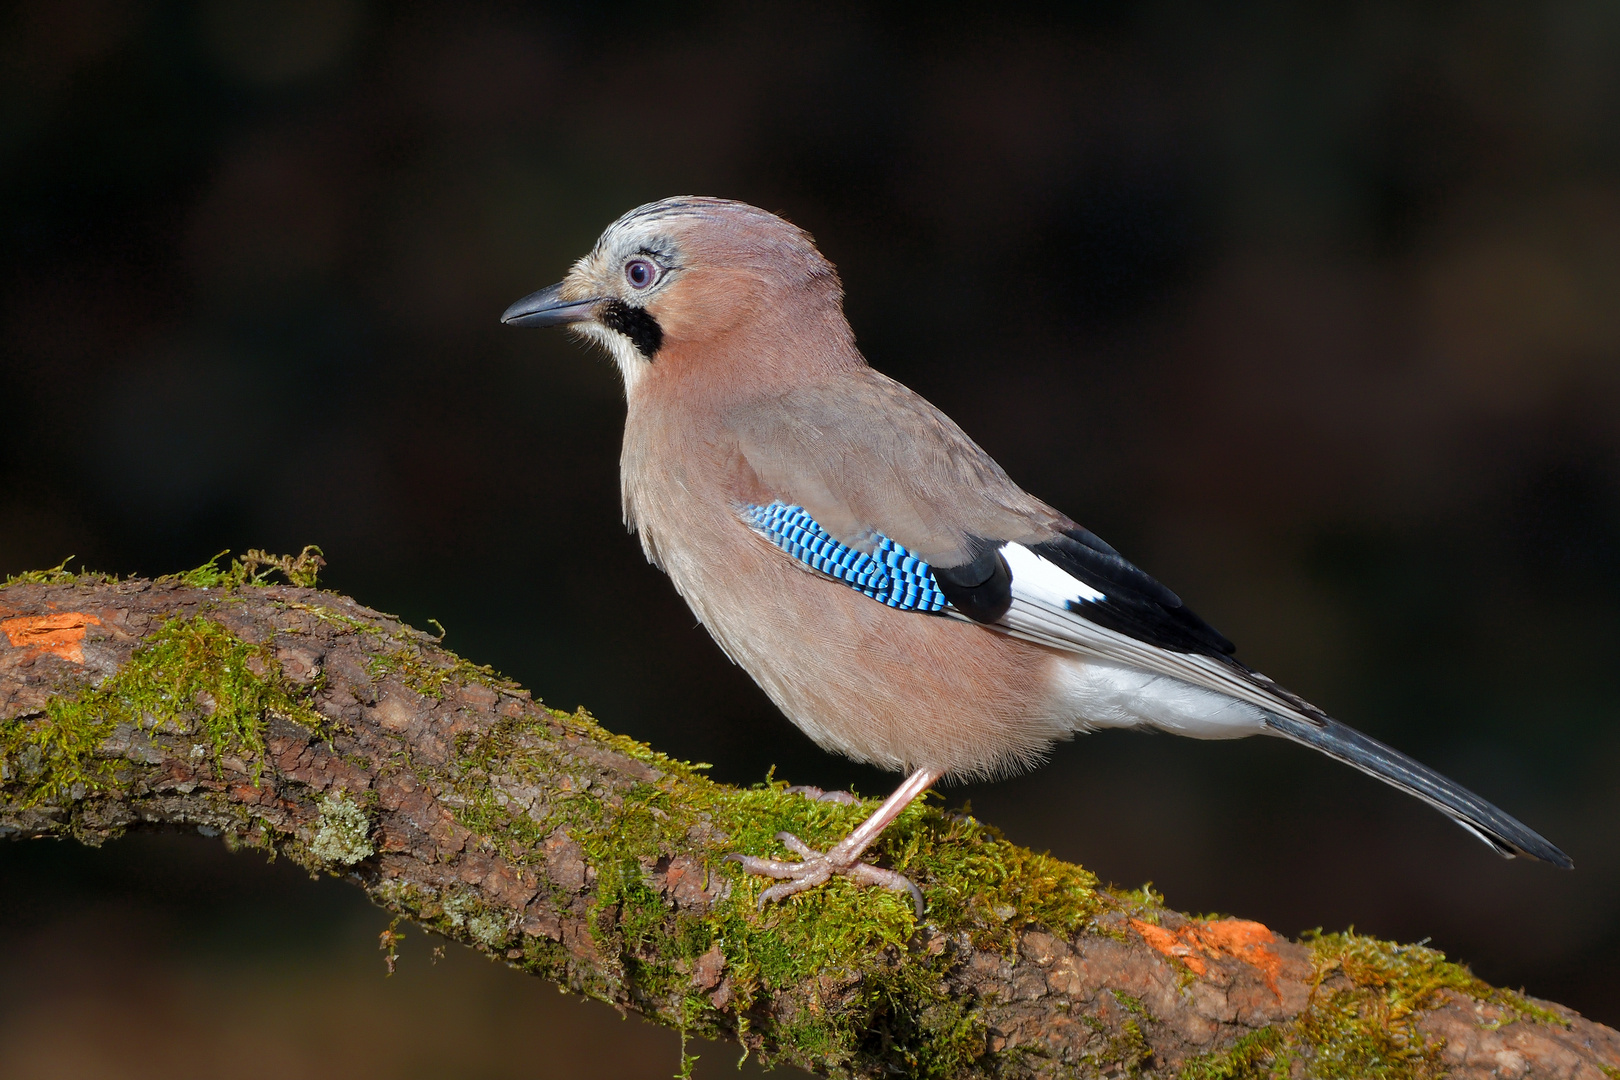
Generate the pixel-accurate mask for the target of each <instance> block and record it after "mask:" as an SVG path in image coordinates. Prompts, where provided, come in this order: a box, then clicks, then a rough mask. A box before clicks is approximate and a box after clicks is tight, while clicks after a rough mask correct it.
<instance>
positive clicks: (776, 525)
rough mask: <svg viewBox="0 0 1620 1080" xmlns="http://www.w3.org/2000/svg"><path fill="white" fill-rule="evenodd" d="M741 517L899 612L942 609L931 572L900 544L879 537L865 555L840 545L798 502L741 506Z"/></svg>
mask: <svg viewBox="0 0 1620 1080" xmlns="http://www.w3.org/2000/svg"><path fill="white" fill-rule="evenodd" d="M743 520H744V521H746V522H748V524H749V525H751V526H752V527H753V528H754V530H755V531H756V532H758V533H760V534H761V535H762V536H764V537H765V538H766V539H768V540H769V541H770V542H771V543H773V544H775V545H776V546H777V547H779V548H781V549H782V550H783V551H785V552H787V553H788V554H789V555H791V556H793V557H794V558H795V559H798V560H799V561H800V562H801V563H803V564H804V565H806V566H808V567H809V568H810V569H812V570H817V571H820V572H821V573H823V574H826V575H827V576H828V577H831V578H837V579H838V580H839V581H842V582H844V583H845V584H847V585H849V586H850V587H851V588H854V589H858V590H859V591H860V592H862V593H863V594H865V595H867V596H870V597H871V598H872V599H874V600H878V601H881V602H883V603H885V604H887V605H889V606H890V607H892V608H899V609H900V610H902V611H926V612H934V611H943V610H944V609H945V605H946V600H945V594H944V593H942V592H940V591H939V585H938V584H937V583H936V582H935V581H934V575H933V572H932V571H931V570H930V569H929V566H928V564H927V563H926V562H924V561H923V560H921V559H919V558H917V556H915V555H913V554H912V553H911V552H909V551H907V550H906V548H905V547H904V546H903V545H901V544H897V543H895V542H894V541H893V540H890V539H889V538H888V537H887V536H882V535H879V536H878V538H877V549H876V550H875V551H874V552H873V553H872V554H870V555H868V554H867V553H866V552H864V551H857V550H855V549H854V548H852V547H849V546H848V545H846V544H840V543H839V542H838V541H837V540H834V539H833V538H832V536H831V535H829V534H828V532H827V530H826V529H823V528H822V527H821V526H820V525H817V524H816V520H815V518H812V517H811V516H810V514H809V512H808V511H806V510H805V508H804V507H802V506H790V505H788V504H787V503H783V502H773V503H771V504H770V505H769V506H749V507H745V508H744V509H743Z"/></svg>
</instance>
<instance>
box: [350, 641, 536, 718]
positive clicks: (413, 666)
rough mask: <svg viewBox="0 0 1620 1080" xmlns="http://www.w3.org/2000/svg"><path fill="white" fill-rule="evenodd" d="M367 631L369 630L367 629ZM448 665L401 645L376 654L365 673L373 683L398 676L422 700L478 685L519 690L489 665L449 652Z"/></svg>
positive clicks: (441, 698)
mask: <svg viewBox="0 0 1620 1080" xmlns="http://www.w3.org/2000/svg"><path fill="white" fill-rule="evenodd" d="M366 629H370V628H369V627H367V628H366ZM442 654H443V655H444V656H445V657H448V659H449V663H447V664H446V663H436V662H435V661H436V660H438V659H439V657H437V656H435V657H433V658H432V659H430V658H429V657H428V655H427V654H425V653H423V652H422V650H421V649H420V648H418V647H416V646H415V645H402V646H400V647H399V648H397V649H392V650H390V651H388V652H386V653H377V654H375V655H373V656H372V657H371V659H370V660H369V661H367V664H366V673H367V674H368V675H370V676H371V677H372V678H373V679H382V678H386V677H388V676H390V675H394V676H397V677H398V678H399V680H400V681H401V682H403V683H404V684H405V685H406V686H408V687H410V688H411V689H412V690H415V691H416V692H417V693H418V694H421V695H422V696H423V697H430V698H433V699H434V700H436V701H437V700H443V699H444V696H445V694H446V693H448V692H450V691H452V690H454V689H455V688H456V687H458V686H464V685H466V684H468V683H478V684H482V685H485V686H492V687H499V688H504V689H516V688H517V684H516V683H514V682H513V681H512V680H510V679H508V678H506V677H505V676H504V675H502V674H501V673H500V672H498V671H496V670H495V669H494V668H492V667H490V666H489V665H488V664H474V663H473V662H472V661H470V660H465V659H463V658H461V657H459V656H457V655H456V654H455V653H452V652H450V651H449V650H442Z"/></svg>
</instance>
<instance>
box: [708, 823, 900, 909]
mask: <svg viewBox="0 0 1620 1080" xmlns="http://www.w3.org/2000/svg"><path fill="white" fill-rule="evenodd" d="M776 838H777V839H778V840H780V841H781V842H782V844H783V846H785V847H786V848H787V849H788V850H789V851H791V852H793V853H794V854H795V855H797V856H799V858H800V860H801V861H800V862H783V861H782V860H780V859H761V858H758V857H757V856H753V855H742V854H738V853H735V852H734V853H732V854H730V855H727V856H726V861H727V862H734V863H737V864H738V865H739V866H741V867H742V868H743V869H744V870H746V871H748V872H749V873H750V874H758V875H760V876H761V877H771V878H779V879H781V883H780V884H777V885H772V886H771V887H770V888H768V889H766V890H765V891H764V892H762V893H760V894H759V906H760V907H761V908H763V907H764V906H765V905H766V904H768V903H771V902H772V901H775V900H786V899H787V898H788V897H790V896H793V895H794V894H796V893H801V892H804V891H805V890H806V889H813V888H815V887H816V886H817V885H821V884H824V883H825V882H827V881H828V880H829V879H831V878H832V876H833V875H834V874H842V875H843V876H844V877H847V878H851V879H853V880H854V881H857V882H859V883H861V884H862V885H878V886H881V887H882V888H885V889H893V890H894V891H895V892H908V893H910V894H911V902H912V904H913V905H914V906H915V907H916V909H917V918H919V919H920V918H922V915H923V894H922V890H921V889H919V888H917V886H916V885H914V884H913V883H912V881H911V879H910V878H908V877H906V876H905V875H904V874H901V873H897V872H896V871H894V870H885V869H883V868H882V867H881V866H873V865H872V864H871V863H867V862H862V861H861V860H860V859H858V858H856V857H854V856H840V855H838V854H837V853H836V851H837V849H834V850H833V851H817V850H815V849H814V848H812V847H811V846H810V845H809V844H806V843H805V842H804V841H803V840H800V839H799V838H798V837H797V836H794V835H793V834H792V833H785V832H783V833H777V834H776Z"/></svg>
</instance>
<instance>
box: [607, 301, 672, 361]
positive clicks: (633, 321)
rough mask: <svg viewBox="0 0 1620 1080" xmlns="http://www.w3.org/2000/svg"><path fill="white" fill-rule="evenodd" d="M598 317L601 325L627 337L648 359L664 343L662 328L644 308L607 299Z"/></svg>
mask: <svg viewBox="0 0 1620 1080" xmlns="http://www.w3.org/2000/svg"><path fill="white" fill-rule="evenodd" d="M600 318H601V320H602V325H603V326H605V327H607V328H608V329H609V330H616V331H618V332H619V333H621V334H623V335H624V336H625V337H627V338H629V339H630V344H632V345H634V346H635V347H636V351H637V352H639V353H640V354H641V355H642V356H645V357H646V358H647V359H649V360H651V359H652V358H653V354H655V353H656V352H658V347H659V346H660V345H662V344H663V343H664V328H663V327H661V326H659V325H658V320H657V319H655V318H653V317H652V316H651V315H650V314H648V313H647V309H646V308H638V307H631V306H630V305H629V304H627V303H625V302H624V301H623V300H609V301H608V302H607V305H606V306H605V307H603V309H602V314H601V316H600Z"/></svg>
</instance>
